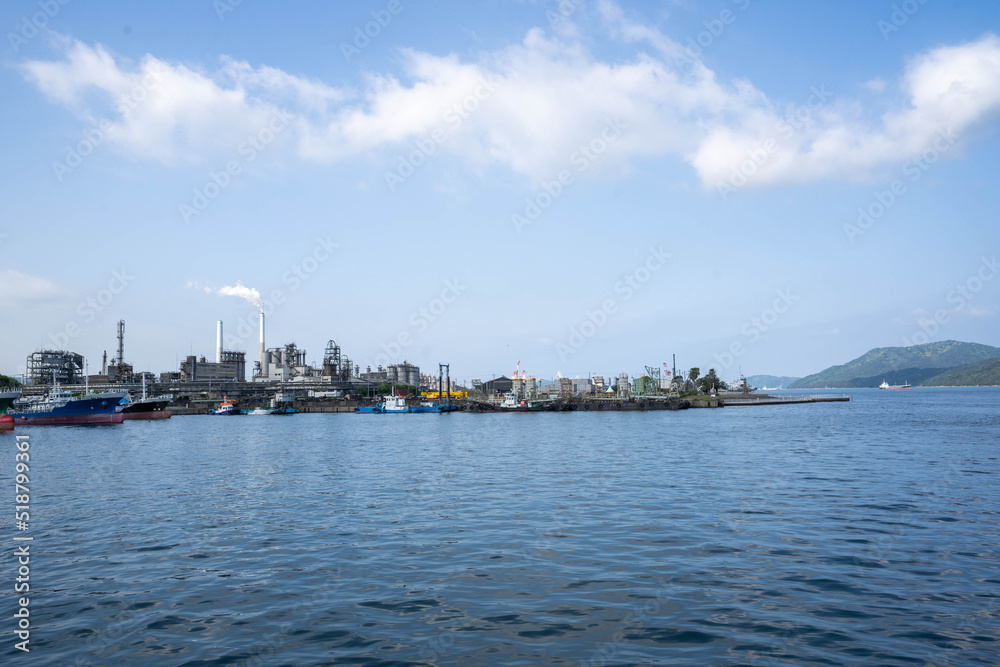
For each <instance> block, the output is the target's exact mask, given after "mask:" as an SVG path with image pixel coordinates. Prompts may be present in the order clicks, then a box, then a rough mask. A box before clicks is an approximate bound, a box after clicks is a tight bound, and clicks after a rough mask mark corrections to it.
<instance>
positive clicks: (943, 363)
mask: <svg viewBox="0 0 1000 667" xmlns="http://www.w3.org/2000/svg"><path fill="white" fill-rule="evenodd" d="M991 359H1000V348H997V347H991V346H989V345H981V344H979V343H962V342H959V341H955V340H945V341H940V342H936V343H926V344H924V345H914V346H912V347H877V348H875V349H874V350H870V351H868V352H866V353H865V354H863V355H861V356H860V357H858V358H857V359H855V360H853V361H849V362H847V363H846V364H843V365H841V366H831V367H830V368H827V369H826V370H824V371H821V372H819V373H816V374H814V375H809V376H806V377H804V378H802V379H801V380H798V381H796V382H794V383H793V384H792V385H791V386H790V387H788V388H789V389H817V388H822V387H877V386H878V385H879V384H880V383H881V382H882V380H885V381H886V382H889V383H890V384H899V383H902V382H909V383H910V384H920V383H924V382H926V381H928V380H930V379H931V378H933V377H935V376H937V375H939V374H942V373H944V372H945V371H947V370H951V369H956V368H958V367H959V366H966V365H968V364H975V363H979V362H983V361H988V360H991Z"/></svg>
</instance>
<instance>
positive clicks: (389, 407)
mask: <svg viewBox="0 0 1000 667" xmlns="http://www.w3.org/2000/svg"><path fill="white" fill-rule="evenodd" d="M409 411H410V408H409V407H408V406H407V405H406V399H405V398H403V397H402V396H386V397H385V400H384V402H383V403H382V412H409Z"/></svg>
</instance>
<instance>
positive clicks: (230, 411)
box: [208, 396, 243, 415]
mask: <svg viewBox="0 0 1000 667" xmlns="http://www.w3.org/2000/svg"><path fill="white" fill-rule="evenodd" d="M208 414H210V415H241V414H243V413H242V412H240V409H239V408H237V407H236V406H235V405H233V402H232V401H230V400H229V397H228V396H224V397H223V398H222V403H221V404H220V405H219V407H218V408H217V409H215V410H209V411H208Z"/></svg>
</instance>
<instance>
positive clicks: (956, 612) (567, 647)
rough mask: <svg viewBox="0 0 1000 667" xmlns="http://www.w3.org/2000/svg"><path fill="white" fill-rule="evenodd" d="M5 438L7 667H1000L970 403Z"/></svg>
mask: <svg viewBox="0 0 1000 667" xmlns="http://www.w3.org/2000/svg"><path fill="white" fill-rule="evenodd" d="M17 432H18V433H20V434H25V433H27V434H30V435H31V453H32V471H31V481H32V519H33V526H32V531H31V534H33V535H34V538H35V541H34V542H33V544H32V547H31V549H32V553H33V556H32V561H31V566H32V570H31V587H32V595H31V607H30V608H31V620H32V624H33V632H32V641H31V647H32V650H31V653H30V654H28V655H25V654H22V653H20V652H19V651H16V650H14V649H13V642H14V639H13V635H12V634H11V633H12V631H13V629H14V624H13V621H12V617H11V616H10V615H9V614H7V613H5V614H4V615H5V616H6V617H7V619H8V620H7V621H6V624H7V627H0V636H2V637H3V638H4V640H3V641H4V642H5V645H4V646H2V647H0V657H3V662H4V663H5V664H17V665H25V666H31V665H74V664H76V665H206V666H207V665H236V664H254V665H319V664H350V665H403V664H428V665H429V664H452V665H459V664H460V665H499V664H504V665H539V664H585V665H625V664H671V665H706V664H723V665H737V664H757V665H802V664H823V665H834V664H885V665H921V664H956V665H958V664H997V663H1000V630H998V625H1000V623H998V619H1000V597H998V596H1000V571H998V567H1000V559H998V549H1000V517H998V510H1000V505H998V495H1000V491H998V472H1000V459H998V456H1000V450H998V447H1000V391H997V390H985V389H984V390H976V389H968V390H922V389H914V390H912V391H909V392H878V391H863V392H858V393H856V394H855V400H854V402H852V403H834V404H817V405H787V406H773V407H772V406H768V407H730V408H725V409H722V410H688V411H686V412H677V413H673V412H671V413H664V412H657V413H600V414H597V413H562V414H559V413H546V414H508V415H489V414H483V415H475V414H452V415H433V414H426V415H353V414H335V415H332V414H331V415H305V414H303V415H296V416H293V417H233V418H226V419H223V418H221V417H207V416H206V417H175V418H173V419H170V420H167V421H165V422H150V423H142V422H128V423H125V424H123V425H121V426H107V427H34V428H20V429H18V431H17ZM13 440H14V439H13V437H12V436H11V435H10V434H9V433H8V434H4V435H0V447H2V449H3V464H2V466H0V482H2V485H0V486H2V488H4V489H7V491H6V493H7V494H8V496H9V498H7V499H5V500H4V501H3V502H4V504H5V505H6V506H7V507H8V510H9V511H5V512H4V514H5V515H6V516H7V517H8V518H7V519H5V520H4V521H3V523H2V524H0V525H2V526H3V527H4V532H5V533H6V535H7V537H5V538H4V540H3V551H4V554H5V558H4V568H3V569H4V572H5V574H3V576H4V577H6V578H7V580H8V581H9V582H10V584H9V585H7V584H5V585H4V588H5V590H7V591H8V593H7V594H6V595H5V596H4V600H5V602H4V607H5V608H6V609H7V610H8V611H9V612H10V613H11V614H12V613H13V611H14V609H15V605H16V596H15V595H14V593H13V592H12V589H13V577H14V576H15V575H14V565H13V564H12V563H13V560H12V558H11V553H12V551H13V546H12V545H13V542H12V540H11V539H10V538H11V537H12V535H13V533H14V529H13V527H12V525H11V524H12V521H13V516H12V507H11V505H13V501H14V499H13V480H12V479H11V478H12V476H13V465H14V464H13V458H14V442H13Z"/></svg>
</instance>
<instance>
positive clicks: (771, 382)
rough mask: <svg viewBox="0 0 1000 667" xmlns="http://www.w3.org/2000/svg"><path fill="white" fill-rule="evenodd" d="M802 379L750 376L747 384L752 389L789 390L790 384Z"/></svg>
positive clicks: (780, 376) (778, 376) (782, 376)
mask: <svg viewBox="0 0 1000 667" xmlns="http://www.w3.org/2000/svg"><path fill="white" fill-rule="evenodd" d="M798 379H800V378H793V377H787V376H785V375H748V376H747V382H749V383H750V386H751V387H783V388H786V389H787V388H788V386H789V385H790V384H792V383H793V382H795V381H796V380H798Z"/></svg>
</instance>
